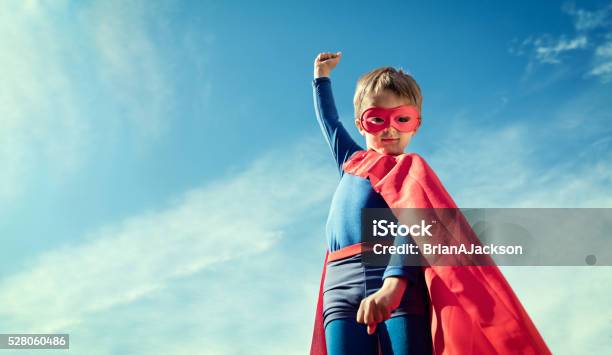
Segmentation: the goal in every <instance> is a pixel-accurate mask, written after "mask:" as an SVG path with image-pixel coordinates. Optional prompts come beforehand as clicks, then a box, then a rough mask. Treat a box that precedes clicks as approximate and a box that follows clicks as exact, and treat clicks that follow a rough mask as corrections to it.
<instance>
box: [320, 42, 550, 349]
mask: <svg viewBox="0 0 612 355" xmlns="http://www.w3.org/2000/svg"><path fill="white" fill-rule="evenodd" d="M340 58H341V53H340V52H338V53H321V54H319V55H318V56H317V58H316V59H315V73H314V74H315V75H314V76H315V78H314V80H313V87H314V98H315V106H316V110H317V118H318V120H319V124H320V125H321V128H322V130H323V133H324V136H325V138H326V140H327V142H328V144H329V146H330V147H331V149H332V152H333V154H334V157H335V159H336V163H337V164H338V167H339V172H340V182H339V184H338V187H337V189H336V192H335V193H334V197H333V199H332V204H331V207H330V213H329V217H328V221H327V228H326V235H327V242H328V251H327V252H326V256H325V267H324V268H323V274H322V277H321V284H320V288H319V299H318V301H317V313H316V315H315V328H314V332H313V340H312V344H311V355H313V354H314V355H325V354H376V353H378V354H381V353H382V354H396V355H397V354H430V353H432V352H435V354H441V355H445V354H486V355H489V354H490V355H493V354H533V355H535V354H550V353H551V352H550V350H549V349H548V347H547V345H546V343H545V342H544V339H542V337H541V335H540V333H539V332H538V330H537V329H536V327H535V325H534V324H533V322H532V321H531V319H530V317H529V315H528V314H527V312H526V311H525V309H524V308H523V306H522V304H521V303H520V301H519V299H518V298H517V297H516V295H515V294H514V292H513V290H512V288H511V287H510V285H509V284H508V282H507V280H506V279H505V277H504V276H503V274H502V273H501V271H500V270H499V268H498V267H497V266H496V265H495V263H494V261H493V259H492V258H490V256H484V258H479V260H480V259H481V262H479V263H478V264H458V265H439V264H436V262H435V258H433V259H431V260H427V262H428V263H427V264H426V265H425V266H422V267H420V266H419V267H408V266H391V265H389V266H387V267H386V268H383V267H379V268H376V267H371V266H365V265H363V264H362V263H361V252H362V246H363V245H362V244H361V243H360V228H359V224H360V218H359V216H360V210H361V209H362V208H387V207H388V208H391V209H392V210H394V211H395V212H394V214H396V213H398V212H397V210H398V209H402V208H419V209H421V208H426V209H439V208H442V209H449V208H450V209H453V210H454V211H458V212H460V211H459V209H458V206H457V205H456V203H455V202H454V201H453V199H452V197H451V196H450V194H449V193H448V192H447V191H446V189H445V188H444V186H443V185H442V183H441V182H440V180H439V179H438V177H437V176H436V174H435V172H434V171H433V169H432V168H431V167H430V166H429V165H428V164H427V162H426V161H425V160H424V159H423V158H422V157H421V156H419V155H418V154H416V153H403V151H404V148H405V147H406V145H407V144H408V143H409V142H410V140H411V139H412V137H413V136H414V134H415V133H416V131H417V130H418V128H419V127H420V125H421V115H420V112H421V101H422V99H421V92H420V89H419V87H418V85H417V84H416V82H415V81H414V79H413V78H412V77H410V76H409V75H407V74H405V73H403V72H402V71H401V70H400V71H397V70H395V69H394V68H390V67H383V68H379V69H376V70H374V71H372V72H370V73H367V74H366V75H364V76H362V77H361V78H360V79H359V81H358V83H357V90H356V93H355V99H354V104H355V114H356V119H355V124H356V125H357V128H358V129H359V132H360V133H361V134H362V135H364V136H365V139H366V145H367V149H366V150H362V149H361V147H359V145H358V144H357V143H355V142H354V141H353V140H352V139H351V138H350V135H349V134H348V132H347V131H346V130H345V129H344V127H343V126H342V123H340V121H339V119H338V113H337V112H336V108H335V105H334V102H333V96H332V93H331V80H330V79H329V74H330V73H331V71H332V70H333V69H334V68H335V67H336V65H337V64H338V62H339V61H340ZM396 216H397V214H396ZM444 223H445V222H444V220H442V221H441V224H442V225H444ZM459 225H461V226H462V228H461V229H460V230H458V231H457V232H455V230H454V229H453V232H452V233H450V234H449V236H451V237H453V238H455V237H457V238H458V239H456V240H458V241H459V240H464V239H463V237H466V238H467V239H465V240H466V241H469V242H473V243H477V242H478V240H477V239H478V238H477V236H475V234H473V231H472V230H471V227H470V226H469V224H467V222H465V223H463V224H459ZM430 261H431V262H430ZM373 335H374V336H373Z"/></svg>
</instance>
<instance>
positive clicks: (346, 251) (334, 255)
mask: <svg viewBox="0 0 612 355" xmlns="http://www.w3.org/2000/svg"><path fill="white" fill-rule="evenodd" d="M368 250H372V247H371V246H368V245H366V244H365V243H363V242H361V243H357V244H351V245H349V246H346V247H344V248H341V249H338V250H336V251H332V252H330V253H329V255H328V256H327V262H330V261H335V260H339V259H344V258H348V257H350V256H353V255H356V254H359V253H362V252H364V251H368Z"/></svg>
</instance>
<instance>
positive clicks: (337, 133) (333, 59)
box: [312, 52, 363, 176]
mask: <svg viewBox="0 0 612 355" xmlns="http://www.w3.org/2000/svg"><path fill="white" fill-rule="evenodd" d="M340 56H341V54H340V52H338V53H335V54H333V53H320V54H319V55H318V56H317V58H316V59H315V72H314V79H313V82H312V86H313V98H314V105H315V112H316V115H317V120H318V122H319V126H320V127H321V130H322V131H323V136H324V137H325V140H326V141H327V144H328V145H329V147H330V149H331V151H332V154H333V156H334V159H335V160H336V166H337V167H338V172H339V174H340V176H342V175H343V174H344V171H343V170H342V164H344V162H345V161H346V160H347V159H348V158H349V157H350V156H351V155H352V154H353V153H354V152H356V151H358V150H362V149H363V148H362V147H360V146H359V145H358V144H357V143H356V142H355V141H354V140H353V138H352V137H351V135H350V134H349V133H348V131H347V130H346V128H344V125H343V124H342V122H340V119H339V117H338V111H337V110H336V104H335V103H334V97H333V94H332V88H331V79H330V78H329V74H330V73H331V71H332V70H333V68H334V67H335V66H336V64H338V61H339V60H340Z"/></svg>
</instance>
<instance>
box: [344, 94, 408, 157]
mask: <svg viewBox="0 0 612 355" xmlns="http://www.w3.org/2000/svg"><path fill="white" fill-rule="evenodd" d="M401 105H410V101H408V100H406V99H402V98H400V97H399V96H397V95H396V94H395V93H393V92H392V91H388V90H385V91H383V92H382V93H380V94H379V95H376V96H373V97H366V98H364V105H363V107H370V106H378V107H384V108H393V107H397V106H401ZM355 125H357V129H358V130H359V133H361V135H362V136H365V139H366V145H367V147H368V149H373V150H375V151H377V152H378V153H381V154H390V155H398V154H403V153H404V149H405V148H406V146H407V145H408V143H410V140H411V139H412V136H414V135H415V134H416V132H417V131H416V130H415V131H414V132H401V131H398V130H397V129H395V127H393V126H389V127H387V128H385V129H383V130H382V131H380V132H376V133H369V132H367V131H366V130H365V129H364V128H363V125H362V124H361V120H360V119H359V118H356V119H355ZM417 130H418V127H417Z"/></svg>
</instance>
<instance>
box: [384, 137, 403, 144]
mask: <svg viewBox="0 0 612 355" xmlns="http://www.w3.org/2000/svg"><path fill="white" fill-rule="evenodd" d="M381 140H382V141H383V143H393V142H397V141H398V140H399V138H382V139H381Z"/></svg>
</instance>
